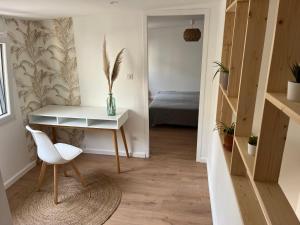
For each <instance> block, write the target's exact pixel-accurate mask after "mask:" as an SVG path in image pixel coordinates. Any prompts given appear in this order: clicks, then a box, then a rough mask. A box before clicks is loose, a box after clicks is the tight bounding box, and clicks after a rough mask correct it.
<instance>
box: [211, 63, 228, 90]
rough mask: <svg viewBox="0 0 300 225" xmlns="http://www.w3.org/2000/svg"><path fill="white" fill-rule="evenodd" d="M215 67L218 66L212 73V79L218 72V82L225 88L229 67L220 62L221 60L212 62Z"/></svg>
mask: <svg viewBox="0 0 300 225" xmlns="http://www.w3.org/2000/svg"><path fill="white" fill-rule="evenodd" d="M214 64H215V65H216V67H218V69H217V71H216V72H215V74H214V77H213V79H215V77H216V76H217V74H218V73H220V83H221V85H222V87H223V88H224V89H225V90H227V86H228V79H229V69H228V68H227V67H226V66H225V65H224V64H223V63H222V62H217V61H216V62H214Z"/></svg>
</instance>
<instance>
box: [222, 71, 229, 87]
mask: <svg viewBox="0 0 300 225" xmlns="http://www.w3.org/2000/svg"><path fill="white" fill-rule="evenodd" d="M220 75H221V79H220V82H221V85H222V87H223V88H224V89H225V90H227V87H228V79H229V73H226V72H221V74H220Z"/></svg>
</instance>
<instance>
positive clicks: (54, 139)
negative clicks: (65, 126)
mask: <svg viewBox="0 0 300 225" xmlns="http://www.w3.org/2000/svg"><path fill="white" fill-rule="evenodd" d="M52 142H53V144H56V142H57V140H56V130H55V127H52Z"/></svg>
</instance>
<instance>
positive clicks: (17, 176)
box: [4, 161, 36, 189]
mask: <svg viewBox="0 0 300 225" xmlns="http://www.w3.org/2000/svg"><path fill="white" fill-rule="evenodd" d="M35 166H36V161H32V162H30V163H29V164H27V165H26V166H25V167H24V168H23V169H21V170H20V171H19V172H17V173H16V174H15V175H14V176H12V177H11V178H9V179H8V180H7V181H5V182H4V187H5V189H8V188H9V187H10V186H11V185H13V184H14V183H15V182H16V181H17V180H19V179H20V178H21V177H23V176H24V175H25V174H26V173H27V172H28V171H29V170H31V169H32V168H33V167H35Z"/></svg>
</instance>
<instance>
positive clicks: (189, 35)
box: [183, 20, 201, 42]
mask: <svg viewBox="0 0 300 225" xmlns="http://www.w3.org/2000/svg"><path fill="white" fill-rule="evenodd" d="M191 25H192V28H187V29H186V30H185V31H184V33H183V38H184V40H185V41H186V42H197V41H199V40H200V38H201V31H200V29H199V28H194V20H191Z"/></svg>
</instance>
